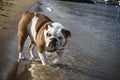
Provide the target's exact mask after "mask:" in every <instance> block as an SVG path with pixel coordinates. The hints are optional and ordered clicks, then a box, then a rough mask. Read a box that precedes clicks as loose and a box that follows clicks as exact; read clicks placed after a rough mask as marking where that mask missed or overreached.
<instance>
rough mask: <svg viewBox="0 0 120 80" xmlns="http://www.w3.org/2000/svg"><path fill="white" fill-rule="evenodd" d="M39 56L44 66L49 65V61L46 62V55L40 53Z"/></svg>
mask: <svg viewBox="0 0 120 80" xmlns="http://www.w3.org/2000/svg"><path fill="white" fill-rule="evenodd" d="M38 55H39V57H40V60H41V63H42V64H43V65H47V62H46V61H47V60H46V56H45V53H40V52H38Z"/></svg>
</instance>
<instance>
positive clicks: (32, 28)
mask: <svg viewBox="0 0 120 80" xmlns="http://www.w3.org/2000/svg"><path fill="white" fill-rule="evenodd" d="M37 21H38V17H36V14H35V16H34V17H33V19H32V21H31V26H29V27H28V32H29V35H30V38H31V39H33V40H34V42H36V30H35V26H36V24H37Z"/></svg>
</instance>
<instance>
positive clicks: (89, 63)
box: [0, 0, 120, 80]
mask: <svg viewBox="0 0 120 80" xmlns="http://www.w3.org/2000/svg"><path fill="white" fill-rule="evenodd" d="M11 1H12V0H11ZM14 1H16V0H14ZM14 1H13V2H14ZM22 1H23V0H22ZM22 1H20V2H21V3H25V1H23V2H22ZM31 1H32V0H31ZM40 1H41V2H42V3H49V5H51V6H52V7H53V8H54V10H53V12H51V13H50V12H46V9H45V7H44V6H41V5H40V4H36V5H34V7H32V11H41V10H42V11H41V12H42V13H44V14H46V15H47V16H48V17H50V18H51V19H52V20H54V21H58V22H61V23H62V24H64V25H65V26H66V28H68V29H69V30H70V31H71V32H72V38H71V39H70V40H69V42H68V46H67V47H66V50H65V58H64V63H65V65H51V66H42V65H41V64H40V61H39V59H38V58H37V59H35V60H28V59H29V50H28V43H25V46H24V50H23V53H25V54H23V55H24V56H25V57H26V58H27V59H26V60H24V61H19V62H18V61H17V57H18V54H17V23H18V21H19V18H20V15H21V13H22V12H23V11H24V10H26V9H29V7H31V6H30V5H29V6H28V5H26V4H25V5H26V6H27V7H26V8H24V6H23V5H24V4H21V6H22V7H20V4H17V3H14V5H13V3H12V5H11V4H10V5H7V6H8V8H10V10H8V11H11V12H13V13H14V12H15V13H14V14H12V13H8V14H5V15H3V14H2V13H0V14H1V16H2V18H4V19H2V18H0V20H1V21H0V22H1V24H0V25H1V26H0V27H1V28H0V33H1V36H0V80H3V79H5V80H119V79H120V76H119V74H120V69H119V68H120V61H119V60H120V58H119V57H118V56H119V55H120V54H119V52H120V51H119V48H120V45H119V40H120V37H119V36H120V34H119V31H118V30H119V25H120V23H119V21H116V19H117V16H116V11H117V10H116V8H115V7H113V6H107V5H103V4H95V5H93V4H85V3H77V2H69V1H59V0H58V1H57V0H40ZM17 2H18V1H17ZM26 2H28V1H26ZM31 3H32V2H31ZM28 4H30V3H28ZM10 6H14V7H15V6H16V8H14V9H13V8H12V7H10ZM19 9H20V11H19ZM3 11H6V9H5V10H3ZM6 13H7V11H6ZM14 15H16V16H14ZM3 20H4V21H3ZM6 20H7V22H6ZM108 27H109V28H108ZM116 32H117V34H116ZM27 42H28V41H27ZM36 56H37V55H36ZM53 58H54V57H53Z"/></svg>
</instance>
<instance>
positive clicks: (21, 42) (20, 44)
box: [18, 31, 28, 59]
mask: <svg viewBox="0 0 120 80" xmlns="http://www.w3.org/2000/svg"><path fill="white" fill-rule="evenodd" d="M27 37H28V34H27V33H22V31H20V32H18V53H19V59H24V57H23V56H22V50H23V46H24V43H25V40H26V39H27Z"/></svg>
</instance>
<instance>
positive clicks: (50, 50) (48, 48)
mask: <svg viewBox="0 0 120 80" xmlns="http://www.w3.org/2000/svg"><path fill="white" fill-rule="evenodd" d="M45 50H46V51H48V52H54V51H56V50H57V49H56V48H51V47H45Z"/></svg>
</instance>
